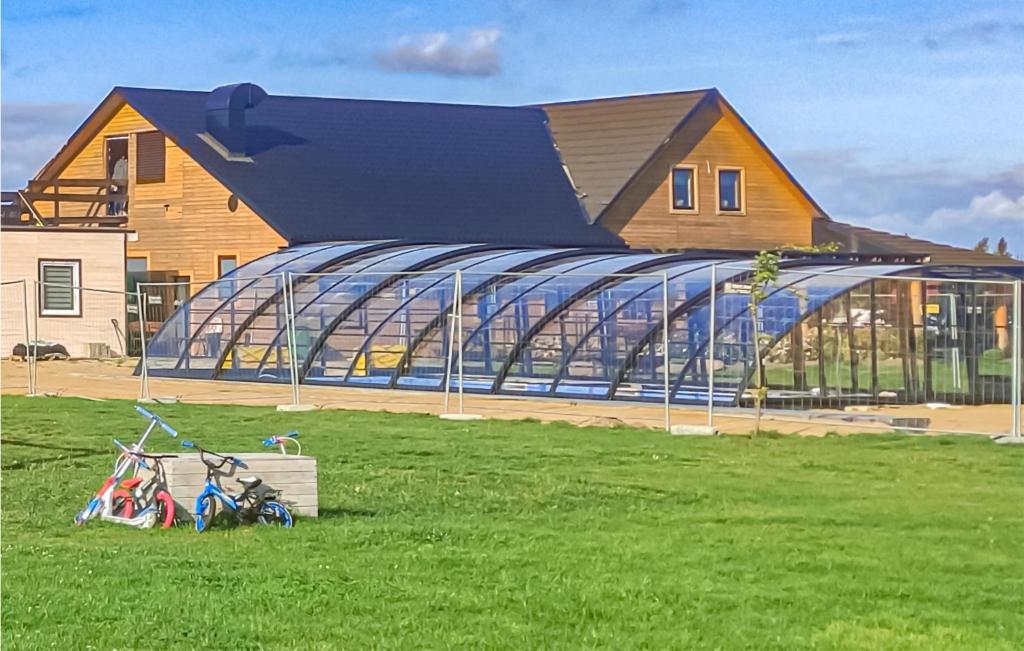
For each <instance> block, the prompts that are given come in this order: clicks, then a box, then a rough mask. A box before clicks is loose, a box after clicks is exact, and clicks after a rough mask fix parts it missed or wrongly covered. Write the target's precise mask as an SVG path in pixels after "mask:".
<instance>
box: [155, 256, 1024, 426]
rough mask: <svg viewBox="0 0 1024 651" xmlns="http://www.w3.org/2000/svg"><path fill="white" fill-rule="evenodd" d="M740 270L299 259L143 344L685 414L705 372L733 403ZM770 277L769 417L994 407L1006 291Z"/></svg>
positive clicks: (927, 274)
mask: <svg viewBox="0 0 1024 651" xmlns="http://www.w3.org/2000/svg"><path fill="white" fill-rule="evenodd" d="M752 264H753V262H752V260H751V259H750V258H743V257H735V256H730V255H727V254H723V253H715V252H703V253H698V252H690V253H680V254H673V253H660V254H656V253H640V252H628V251H622V250H600V249H526V248H509V247H501V246H492V245H473V244H410V243H403V242H395V241H379V242H336V243H323V244H314V245H302V246H296V247H292V248H288V249H283V250H280V251H277V252H275V253H272V254H270V255H267V256H265V257H263V258H260V259H258V260H255V261H253V262H251V263H249V264H247V265H244V266H242V267H239V268H238V269H236V270H234V271H233V272H232V273H231V274H229V275H227V276H225V277H224V278H221V279H220V280H218V281H216V282H214V283H211V284H210V285H207V286H206V287H204V288H203V289H202V290H200V291H199V292H197V293H196V294H195V295H194V296H193V297H192V298H191V299H190V300H189V301H187V302H186V303H185V304H183V305H182V306H181V307H179V308H178V309H177V310H176V311H175V312H174V313H173V315H172V316H171V317H170V318H169V319H168V320H167V321H166V322H165V323H164V324H163V325H162V327H161V328H160V329H159V331H158V332H157V333H156V334H155V335H154V336H153V337H152V338H151V340H150V341H149V344H148V347H147V352H148V360H147V368H148V370H149V374H150V375H151V376H154V377H158V376H163V377H182V378H205V379H220V380H243V381H251V382H284V383H287V382H290V381H292V377H293V375H294V376H296V377H297V378H298V380H299V381H301V382H302V383H304V384H316V385H339V386H340V385H344V386H358V387H381V388H400V389H420V390H442V389H443V388H444V385H445V382H446V380H447V381H448V382H449V386H452V387H454V386H455V385H456V384H457V383H459V382H461V384H462V386H463V387H464V390H465V391H467V392H478V393H501V394H512V395H524V396H555V397H563V398H572V399H594V400H637V401H662V400H663V399H664V395H665V387H666V386H667V387H668V391H669V395H670V398H671V400H672V401H673V402H675V403H683V404H686V403H699V404H704V403H706V402H707V401H708V393H709V382H708V379H709V377H708V376H709V373H710V372H711V370H712V369H714V385H713V386H714V389H713V400H714V401H715V402H716V403H717V404H720V405H738V404H747V401H748V398H747V397H746V394H745V391H746V389H748V388H749V387H750V386H751V384H752V380H753V374H754V369H755V363H754V353H755V348H756V347H755V345H754V338H753V319H752V315H751V311H750V309H751V308H750V305H749V285H748V284H747V283H748V281H749V273H750V269H751V267H752ZM781 267H782V268H781V273H780V277H779V279H778V282H776V283H774V284H773V285H772V286H770V287H769V288H768V291H767V296H766V297H765V298H764V300H763V301H762V302H761V304H760V306H759V307H758V309H757V314H756V317H757V323H758V325H759V327H760V330H761V332H762V346H761V350H762V352H763V360H764V379H765V382H766V384H767V386H768V387H769V403H771V404H775V405H779V406H791V407H816V406H827V405H832V406H836V405H843V404H856V403H858V402H870V403H877V402H879V401H881V402H886V401H888V402H893V403H911V402H921V401H925V400H943V401H947V402H953V403H963V404H974V403H981V402H1008V401H1009V396H1010V391H1011V374H1012V370H1011V368H1012V364H1011V363H1010V361H1009V359H1010V356H1011V355H1012V352H1011V348H1012V346H1011V341H1010V340H1011V327H1012V322H1013V320H1014V314H1013V302H1012V290H1013V286H1012V285H1011V284H1009V283H1008V282H1007V281H1008V280H1009V278H1007V277H1005V276H1002V275H1001V274H999V273H995V272H987V271H985V270H983V269H976V268H959V267H948V266H946V267H931V266H927V265H921V264H915V263H913V262H906V261H902V260H899V259H893V258H889V259H887V260H878V259H876V260H871V261H866V260H863V259H857V258H851V257H849V256H845V257H844V256H840V255H828V256H803V257H800V256H797V257H792V258H786V259H784V260H783V261H782V264H781ZM713 277H714V287H713V288H712V278H713ZM712 314H713V322H712ZM289 315H294V316H293V319H292V320H291V323H289ZM456 316H458V317H460V318H455V317H456ZM1017 317H1018V318H1019V315H1017ZM666 323H667V324H668V327H667V333H666V328H665V324H666ZM289 325H291V327H289ZM666 334H667V336H666ZM459 342H461V357H462V359H461V362H462V363H461V367H462V373H461V375H458V374H457V368H458V364H457V362H456V363H453V362H452V360H458V356H459V350H458V349H457V347H458V345H459ZM666 343H667V346H666ZM666 374H667V378H666ZM666 380H667V381H666Z"/></svg>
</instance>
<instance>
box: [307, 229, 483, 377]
mask: <svg viewBox="0 0 1024 651" xmlns="http://www.w3.org/2000/svg"><path fill="white" fill-rule="evenodd" d="M500 248H502V247H500V246H498V245H493V244H467V245H464V246H462V247H461V248H458V249H455V250H454V251H448V252H446V253H440V254H438V255H435V256H432V257H429V258H427V259H425V260H421V261H419V262H417V263H415V264H413V265H412V266H410V267H407V268H405V269H403V270H402V271H401V272H396V273H394V274H392V275H390V276H387V277H386V278H385V279H384V280H382V281H380V282H378V283H377V284H376V285H374V286H373V287H372V288H370V289H369V290H367V291H366V292H364V293H363V294H362V295H361V296H359V297H358V298H357V299H356V300H354V301H352V303H350V304H349V305H348V306H346V307H345V308H344V309H343V310H342V311H341V312H339V313H338V314H337V315H336V316H335V317H334V318H333V319H331V321H330V323H328V324H327V325H326V326H325V327H324V328H323V329H322V330H321V331H320V335H319V336H318V337H317V338H316V340H315V341H314V342H313V345H312V346H310V348H309V351H308V352H307V353H306V358H305V359H304V360H303V361H302V366H301V367H300V368H299V381H303V380H306V379H307V378H306V376H307V375H308V373H309V369H310V367H311V366H312V363H313V360H315V359H316V357H317V355H319V354H320V351H321V350H322V349H323V346H324V343H326V342H327V339H328V338H329V337H330V336H331V335H332V334H334V331H335V330H336V329H337V328H338V326H339V325H341V324H342V323H343V322H344V321H345V319H347V318H348V317H349V316H350V315H351V314H352V313H353V312H355V311H356V310H357V309H359V308H360V307H362V306H363V304H364V303H366V301H368V300H370V299H371V298H373V297H374V296H376V295H377V294H379V293H380V292H381V291H383V290H384V289H387V288H388V287H390V286H391V285H393V284H394V283H395V282H397V281H398V279H399V278H401V277H402V274H403V273H408V272H410V271H425V270H426V269H424V267H427V266H429V265H432V264H436V263H438V262H444V261H445V260H446V259H449V258H454V257H457V256H461V255H467V254H473V253H481V252H484V251H492V250H495V249H500ZM358 274H359V272H356V273H355V274H353V275H358ZM339 282H340V281H339ZM338 284H339V283H335V285H334V286H337V285H338ZM317 383H318V384H334V383H333V382H331V383H321V382H317Z"/></svg>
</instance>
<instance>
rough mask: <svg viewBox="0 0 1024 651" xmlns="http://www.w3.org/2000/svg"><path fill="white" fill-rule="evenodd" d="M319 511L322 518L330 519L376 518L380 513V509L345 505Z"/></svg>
mask: <svg viewBox="0 0 1024 651" xmlns="http://www.w3.org/2000/svg"><path fill="white" fill-rule="evenodd" d="M318 513H319V518H320V519H321V520H330V519H333V518H338V519H340V518H375V517H377V516H378V515H380V511H371V510H369V509H346V508H343V507H328V508H326V509H324V508H321V509H320V510H319V512H318Z"/></svg>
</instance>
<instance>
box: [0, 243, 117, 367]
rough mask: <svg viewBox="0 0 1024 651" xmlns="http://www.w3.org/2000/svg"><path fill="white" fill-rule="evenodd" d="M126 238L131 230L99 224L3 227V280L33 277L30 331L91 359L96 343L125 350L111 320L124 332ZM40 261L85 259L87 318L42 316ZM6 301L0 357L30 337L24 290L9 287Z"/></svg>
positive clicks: (83, 296)
mask: <svg viewBox="0 0 1024 651" xmlns="http://www.w3.org/2000/svg"><path fill="white" fill-rule="evenodd" d="M126 236H127V231H110V230H101V229H95V228H30V229H24V230H23V229H3V230H0V280H3V281H4V282H7V281H11V280H21V279H26V280H27V281H28V309H29V312H28V315H29V332H30V335H34V338H36V339H39V340H44V341H54V342H57V343H60V344H63V345H64V346H65V347H66V348H67V349H68V352H69V353H70V354H71V356H72V357H87V356H88V355H89V344H90V343H103V344H107V345H108V346H109V347H110V348H111V350H112V351H113V352H114V353H115V354H118V355H119V354H121V351H122V346H123V345H124V344H123V343H119V341H118V336H117V334H116V332H115V328H114V324H113V323H112V322H111V320H112V319H116V320H117V323H118V326H119V327H120V329H121V333H122V336H123V333H124V332H125V316H126V314H125V296H124V287H125V260H124V258H125V238H126ZM40 260H80V261H81V262H80V274H81V296H80V301H79V304H80V307H81V309H80V313H81V316H60V317H57V316H42V315H38V317H37V313H36V310H37V308H36V303H37V300H38V286H37V285H36V284H35V282H34V281H38V280H39V279H40V278H39V261H40ZM2 299H3V300H2V303H3V304H2V328H3V329H2V332H0V357H9V356H10V355H11V350H12V349H13V348H14V346H15V344H17V343H20V342H22V341H24V316H23V309H22V300H21V289H20V288H19V287H11V286H5V287H4V288H3V292H2ZM132 318H133V319H134V316H133V317H132ZM36 319H38V321H36ZM36 323H38V335H35V324H36Z"/></svg>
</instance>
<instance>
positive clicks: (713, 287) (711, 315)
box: [707, 264, 718, 427]
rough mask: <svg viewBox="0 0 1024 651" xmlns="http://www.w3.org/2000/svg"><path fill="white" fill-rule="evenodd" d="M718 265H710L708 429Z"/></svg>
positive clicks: (711, 412)
mask: <svg viewBox="0 0 1024 651" xmlns="http://www.w3.org/2000/svg"><path fill="white" fill-rule="evenodd" d="M717 287H718V265H715V264H712V265H711V302H710V303H709V304H708V345H707V350H708V368H707V376H708V427H714V426H715V303H716V302H717V301H718V289H717Z"/></svg>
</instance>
